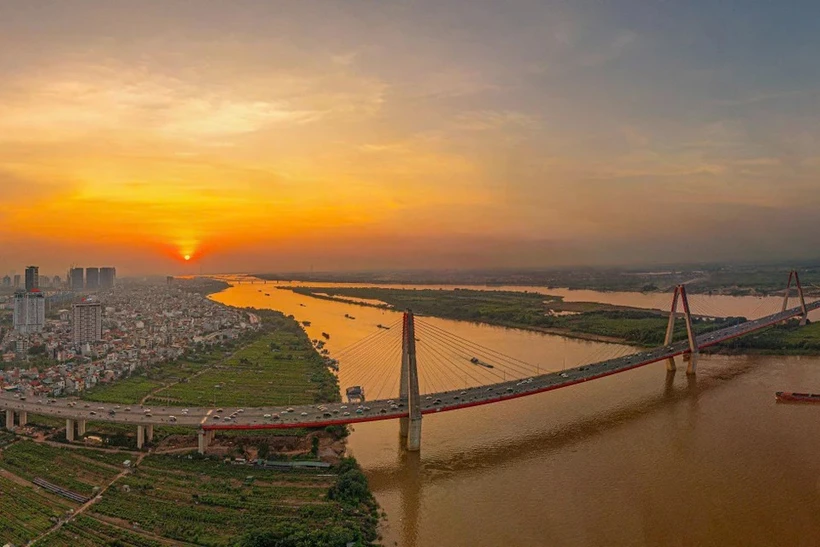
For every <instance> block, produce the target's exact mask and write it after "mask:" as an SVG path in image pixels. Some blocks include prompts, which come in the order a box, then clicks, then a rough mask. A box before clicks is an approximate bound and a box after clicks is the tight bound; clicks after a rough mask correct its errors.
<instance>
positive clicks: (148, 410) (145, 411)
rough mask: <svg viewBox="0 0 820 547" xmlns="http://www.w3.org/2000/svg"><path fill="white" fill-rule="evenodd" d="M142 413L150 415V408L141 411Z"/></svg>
mask: <svg viewBox="0 0 820 547" xmlns="http://www.w3.org/2000/svg"><path fill="white" fill-rule="evenodd" d="M142 413H143V414H150V413H151V409H150V408H146V409H145V410H143V411H142Z"/></svg>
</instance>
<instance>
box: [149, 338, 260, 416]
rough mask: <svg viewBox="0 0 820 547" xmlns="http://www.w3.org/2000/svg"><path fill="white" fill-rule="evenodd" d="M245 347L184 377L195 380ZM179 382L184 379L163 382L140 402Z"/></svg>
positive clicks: (187, 379)
mask: <svg viewBox="0 0 820 547" xmlns="http://www.w3.org/2000/svg"><path fill="white" fill-rule="evenodd" d="M245 347H246V346H242V347H241V348H239V349H237V350H236V351H234V352H233V353H231V354H230V355H226V356H225V357H223V358H222V359H220V360H219V361H217V362H215V363H214V364H212V365H211V366H209V367H205V368H203V369H202V370H198V371H196V372H195V373H193V374H191V375H190V376H187V377H185V378H184V379H185V380H186V381H190V380H193V379H194V378H196V377H197V376H199V375H200V374H202V373H204V372H206V371H209V370H211V369H213V368H214V367H217V366H219V365H221V364H223V363H225V361H227V360H228V359H230V358H232V357H233V356H234V355H236V354H237V353H238V352H240V351H242V350H243V349H245ZM179 383H182V380H177V381H176V382H172V383H170V384H163V385H161V386H159V387H158V388H156V389H154V390H151V392H150V393H148V395H146V396H145V397H143V398H142V399H140V404H141V405H144V404H145V401H147V400H148V399H149V398H151V397H153V396H154V395H156V394H157V393H159V392H160V391H163V390H166V389H168V388H169V387H173V386H175V385H177V384H179Z"/></svg>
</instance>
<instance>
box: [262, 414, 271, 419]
mask: <svg viewBox="0 0 820 547" xmlns="http://www.w3.org/2000/svg"><path fill="white" fill-rule="evenodd" d="M262 417H263V418H265V419H266V420H270V417H271V416H270V414H265V415H264V416H262Z"/></svg>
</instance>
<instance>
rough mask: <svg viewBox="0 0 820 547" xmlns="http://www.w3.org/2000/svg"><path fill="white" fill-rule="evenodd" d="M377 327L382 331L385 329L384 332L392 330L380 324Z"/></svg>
mask: <svg viewBox="0 0 820 547" xmlns="http://www.w3.org/2000/svg"><path fill="white" fill-rule="evenodd" d="M376 327H378V328H380V329H384V330H390V327H385V326H384V325H382V324H381V323H379V324H378V325H376Z"/></svg>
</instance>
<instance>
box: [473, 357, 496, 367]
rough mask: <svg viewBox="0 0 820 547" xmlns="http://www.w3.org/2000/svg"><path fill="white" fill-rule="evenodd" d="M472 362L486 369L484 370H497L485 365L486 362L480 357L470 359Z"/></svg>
mask: <svg viewBox="0 0 820 547" xmlns="http://www.w3.org/2000/svg"><path fill="white" fill-rule="evenodd" d="M470 362H471V363H472V364H474V365H478V366H480V367H484V368H495V367H494V366H493V365H491V364H490V363H485V362H484V361H482V360H480V359H479V358H478V357H473V358H472V359H470Z"/></svg>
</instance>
